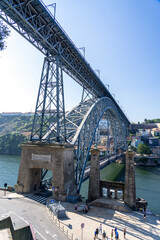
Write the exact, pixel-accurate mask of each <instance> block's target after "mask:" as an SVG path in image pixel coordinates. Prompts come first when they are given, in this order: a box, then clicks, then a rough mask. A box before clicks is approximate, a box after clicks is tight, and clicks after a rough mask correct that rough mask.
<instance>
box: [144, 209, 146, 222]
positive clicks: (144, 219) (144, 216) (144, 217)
mask: <svg viewBox="0 0 160 240" xmlns="http://www.w3.org/2000/svg"><path fill="white" fill-rule="evenodd" d="M144 220H146V211H145V212H144Z"/></svg>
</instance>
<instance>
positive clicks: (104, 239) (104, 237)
mask: <svg viewBox="0 0 160 240" xmlns="http://www.w3.org/2000/svg"><path fill="white" fill-rule="evenodd" d="M102 236H103V240H106V232H105V230H104V231H103V234H102Z"/></svg>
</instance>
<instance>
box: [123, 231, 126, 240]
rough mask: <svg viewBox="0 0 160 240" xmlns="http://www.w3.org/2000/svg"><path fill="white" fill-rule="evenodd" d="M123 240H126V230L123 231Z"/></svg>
mask: <svg viewBox="0 0 160 240" xmlns="http://www.w3.org/2000/svg"><path fill="white" fill-rule="evenodd" d="M123 233H124V239H126V228H124V229H123Z"/></svg>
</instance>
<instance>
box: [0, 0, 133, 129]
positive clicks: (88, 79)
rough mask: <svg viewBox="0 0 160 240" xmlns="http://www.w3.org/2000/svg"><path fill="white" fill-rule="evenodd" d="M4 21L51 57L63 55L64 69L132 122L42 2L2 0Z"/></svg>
mask: <svg viewBox="0 0 160 240" xmlns="http://www.w3.org/2000/svg"><path fill="white" fill-rule="evenodd" d="M0 9H1V12H0V15H1V17H2V18H3V20H4V21H6V22H7V24H9V25H10V26H11V27H13V28H14V29H15V30H16V31H18V32H19V33H20V34H21V35H22V36H23V37H24V38H26V39H27V40H28V41H29V42H30V43H31V44H33V45H34V46H35V47H36V48H37V49H38V50H40V51H41V52H42V53H43V54H44V55H45V56H48V57H50V58H52V57H55V56H57V55H58V56H60V57H61V59H62V60H63V61H62V64H63V70H64V71H65V72H66V73H67V74H68V75H69V76H71V77H72V78H73V79H74V80H75V81H76V82H78V83H79V84H80V85H81V86H82V87H84V88H85V89H87V91H88V92H90V93H91V94H92V95H93V96H95V97H97V98H101V97H109V98H110V99H111V100H112V101H113V102H114V103H115V105H116V107H117V109H118V111H119V112H120V115H121V117H122V119H123V121H124V122H125V123H126V124H127V125H129V124H130V122H129V120H128V118H127V117H126V116H125V114H124V112H123V111H122V110H121V108H120V106H119V105H118V103H117V102H116V100H115V99H114V98H113V96H112V95H111V94H110V92H109V91H108V89H107V88H106V87H105V85H104V84H103V82H102V81H101V80H100V78H99V77H98V76H97V74H96V73H95V71H94V70H93V69H92V68H91V66H90V65H89V63H88V62H87V61H86V59H85V58H84V57H83V55H82V54H81V53H80V51H79V50H78V48H77V47H76V46H75V45H74V43H73V42H72V40H71V39H70V38H69V36H68V35H67V34H66V32H65V31H64V30H63V28H62V27H61V26H60V24H59V23H58V22H57V20H56V19H55V18H54V16H53V15H52V14H51V12H50V11H49V10H48V8H47V7H46V6H45V4H44V3H43V2H42V1H41V0H0Z"/></svg>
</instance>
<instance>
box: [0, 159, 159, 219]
mask: <svg viewBox="0 0 160 240" xmlns="http://www.w3.org/2000/svg"><path fill="white" fill-rule="evenodd" d="M19 164H20V157H19V156H10V155H5V156H2V155H0V187H4V183H7V184H8V186H14V184H15V183H16V182H17V177H18V171H19ZM121 168H122V167H121V166H120V164H113V165H109V166H107V167H105V168H104V169H103V170H102V171H101V179H111V175H112V171H113V169H116V171H120V170H121ZM135 177H136V196H137V197H141V198H144V199H145V200H147V201H148V203H149V205H148V208H149V209H150V210H151V211H152V212H153V213H155V214H158V215H160V187H159V186H160V167H135ZM87 191H88V180H87V181H86V182H84V183H83V184H82V188H81V193H82V195H84V196H87Z"/></svg>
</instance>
